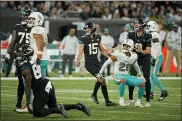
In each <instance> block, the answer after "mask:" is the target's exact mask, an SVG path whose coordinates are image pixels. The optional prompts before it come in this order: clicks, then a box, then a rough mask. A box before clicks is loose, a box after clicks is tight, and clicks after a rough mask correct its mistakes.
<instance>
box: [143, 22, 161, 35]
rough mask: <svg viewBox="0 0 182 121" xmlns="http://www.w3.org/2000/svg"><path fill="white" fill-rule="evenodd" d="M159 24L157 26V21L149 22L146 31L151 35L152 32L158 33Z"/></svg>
mask: <svg viewBox="0 0 182 121" xmlns="http://www.w3.org/2000/svg"><path fill="white" fill-rule="evenodd" d="M158 28H159V27H158V24H157V22H155V21H149V22H148V23H147V26H146V29H145V31H146V32H147V33H150V32H157V31H158Z"/></svg>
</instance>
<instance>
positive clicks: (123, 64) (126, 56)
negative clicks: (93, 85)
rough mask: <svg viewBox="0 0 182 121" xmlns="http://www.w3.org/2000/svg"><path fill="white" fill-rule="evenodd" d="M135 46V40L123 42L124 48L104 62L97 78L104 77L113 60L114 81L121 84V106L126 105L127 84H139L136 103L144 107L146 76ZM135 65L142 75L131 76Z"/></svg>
mask: <svg viewBox="0 0 182 121" xmlns="http://www.w3.org/2000/svg"><path fill="white" fill-rule="evenodd" d="M133 48H134V42H133V40H131V39H126V40H125V41H124V42H123V44H122V48H121V50H119V51H115V52H114V53H113V54H112V56H111V57H110V58H109V59H108V60H107V61H106V62H105V63H104V65H103V66H102V68H101V70H100V72H99V73H98V74H97V78H102V77H103V76H102V73H103V71H104V70H105V69H106V68H107V66H108V65H109V64H111V63H113V62H115V65H114V82H115V83H116V84H117V85H119V94H120V100H119V104H120V105H121V106H126V104H125V103H124V98H123V95H124V90H125V85H129V86H138V87H139V90H138V99H137V101H136V103H135V106H137V107H143V105H142V104H141V99H142V96H143V94H144V89H145V78H144V77H143V75H142V74H141V71H140V67H139V65H138V63H137V59H138V57H137V54H136V53H135V52H132V50H133ZM132 64H133V65H134V67H135V69H136V71H137V72H138V74H139V75H140V76H141V77H136V76H131V75H129V69H130V65H132Z"/></svg>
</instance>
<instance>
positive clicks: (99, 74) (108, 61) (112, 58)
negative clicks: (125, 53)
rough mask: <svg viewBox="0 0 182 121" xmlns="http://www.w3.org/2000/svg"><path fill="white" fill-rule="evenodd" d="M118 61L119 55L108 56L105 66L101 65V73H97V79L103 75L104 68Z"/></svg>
mask: <svg viewBox="0 0 182 121" xmlns="http://www.w3.org/2000/svg"><path fill="white" fill-rule="evenodd" d="M115 61H117V57H116V56H114V55H113V56H111V57H110V58H108V60H107V61H106V62H105V63H104V64H103V66H102V67H101V69H100V71H99V73H98V74H97V76H96V77H97V79H99V78H101V77H102V73H103V72H104V70H105V69H106V68H107V66H108V65H110V64H111V63H113V62H115Z"/></svg>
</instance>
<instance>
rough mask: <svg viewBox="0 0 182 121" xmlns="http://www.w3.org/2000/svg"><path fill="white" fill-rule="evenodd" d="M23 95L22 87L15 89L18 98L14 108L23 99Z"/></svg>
mask: <svg viewBox="0 0 182 121" xmlns="http://www.w3.org/2000/svg"><path fill="white" fill-rule="evenodd" d="M23 94H24V87H19V86H18V89H17V97H18V102H17V105H16V106H20V105H21V102H22V99H23Z"/></svg>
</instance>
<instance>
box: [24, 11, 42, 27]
mask: <svg viewBox="0 0 182 121" xmlns="http://www.w3.org/2000/svg"><path fill="white" fill-rule="evenodd" d="M43 22H44V16H43V15H42V13H40V12H33V13H32V14H30V16H29V17H28V24H27V25H28V26H29V27H32V26H42V24H43Z"/></svg>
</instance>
